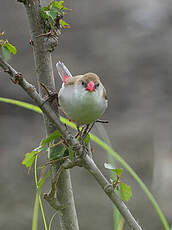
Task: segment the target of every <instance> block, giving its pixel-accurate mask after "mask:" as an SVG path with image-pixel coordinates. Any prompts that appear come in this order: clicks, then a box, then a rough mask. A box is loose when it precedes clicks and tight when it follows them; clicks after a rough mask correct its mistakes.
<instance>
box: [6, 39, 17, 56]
mask: <svg viewBox="0 0 172 230" xmlns="http://www.w3.org/2000/svg"><path fill="white" fill-rule="evenodd" d="M3 47H6V48H7V49H8V50H9V51H10V53H12V54H16V53H17V49H16V47H15V46H13V45H12V44H11V43H9V42H5V43H4V45H3Z"/></svg>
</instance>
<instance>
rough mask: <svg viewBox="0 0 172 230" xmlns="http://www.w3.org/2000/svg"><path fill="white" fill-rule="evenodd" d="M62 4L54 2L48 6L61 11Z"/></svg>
mask: <svg viewBox="0 0 172 230" xmlns="http://www.w3.org/2000/svg"><path fill="white" fill-rule="evenodd" d="M63 3H64V1H54V2H52V3H51V4H50V8H51V7H55V8H58V9H63V8H64V6H63Z"/></svg>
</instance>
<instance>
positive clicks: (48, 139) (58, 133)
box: [41, 130, 62, 146]
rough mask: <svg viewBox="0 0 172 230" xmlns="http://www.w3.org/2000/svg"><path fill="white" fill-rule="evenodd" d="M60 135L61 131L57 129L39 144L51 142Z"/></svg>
mask: <svg viewBox="0 0 172 230" xmlns="http://www.w3.org/2000/svg"><path fill="white" fill-rule="evenodd" d="M61 136H62V135H61V133H60V132H59V131H58V130H56V131H55V132H53V133H52V134H50V135H49V136H48V137H47V138H45V139H44V140H42V142H41V145H42V146H45V145H46V144H49V143H50V142H52V141H53V140H55V139H58V138H59V137H61Z"/></svg>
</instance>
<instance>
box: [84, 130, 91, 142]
mask: <svg viewBox="0 0 172 230" xmlns="http://www.w3.org/2000/svg"><path fill="white" fill-rule="evenodd" d="M89 142H90V134H89V133H88V134H87V136H86V137H85V139H84V143H85V145H88V143H89Z"/></svg>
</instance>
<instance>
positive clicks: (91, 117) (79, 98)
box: [59, 85, 107, 125]
mask: <svg viewBox="0 0 172 230" xmlns="http://www.w3.org/2000/svg"><path fill="white" fill-rule="evenodd" d="M59 103H60V106H61V108H62V109H63V111H64V113H65V114H66V115H67V116H68V117H69V118H70V119H72V120H73V121H74V122H76V123H77V124H78V125H82V124H90V123H92V122H94V121H95V120H97V119H98V118H99V117H100V116H101V115H102V114H103V113H104V111H105V109H106V107H107V100H105V98H104V96H103V88H102V87H99V88H98V89H96V90H95V91H93V92H89V91H86V90H85V88H83V87H82V85H75V86H73V85H68V86H66V87H64V86H62V88H61V89H60V91H59Z"/></svg>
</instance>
